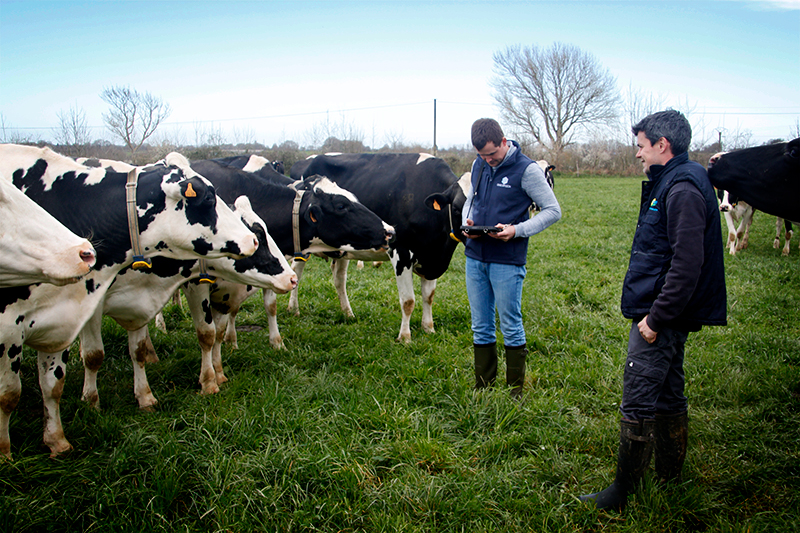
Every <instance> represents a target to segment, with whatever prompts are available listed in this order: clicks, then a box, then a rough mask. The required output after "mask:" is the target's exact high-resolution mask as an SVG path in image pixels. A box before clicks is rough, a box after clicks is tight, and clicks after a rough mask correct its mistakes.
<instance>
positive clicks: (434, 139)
mask: <svg viewBox="0 0 800 533" xmlns="http://www.w3.org/2000/svg"><path fill="white" fill-rule="evenodd" d="M433 155H434V157H436V98H434V99H433Z"/></svg>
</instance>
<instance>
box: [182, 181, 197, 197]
mask: <svg viewBox="0 0 800 533" xmlns="http://www.w3.org/2000/svg"><path fill="white" fill-rule="evenodd" d="M184 195H185V196H186V197H187V198H194V197H195V196H197V193H196V192H194V189H192V183H191V182H189V183H187V184H186V192H185V193H184Z"/></svg>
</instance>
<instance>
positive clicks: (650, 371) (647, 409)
mask: <svg viewBox="0 0 800 533" xmlns="http://www.w3.org/2000/svg"><path fill="white" fill-rule="evenodd" d="M637 324H638V321H634V322H633V324H632V326H631V332H630V335H629V336H628V357H627V359H626V360H625V373H624V375H623V378H622V405H620V408H619V410H620V412H621V413H622V418H625V419H627V420H646V419H652V418H655V414H656V412H658V413H664V414H669V413H680V412H683V411H685V410H686V409H687V407H688V403H687V401H686V396H684V395H683V389H684V385H685V382H686V380H685V378H684V375H683V356H684V346H685V345H686V337H687V336H688V334H687V333H686V332H684V331H677V330H674V329H669V328H664V329H662V330H661V331H659V332H658V335H656V340H655V342H654V343H653V344H648V343H647V341H646V340H644V339H643V338H642V336H641V334H640V333H639V328H638V326H637Z"/></svg>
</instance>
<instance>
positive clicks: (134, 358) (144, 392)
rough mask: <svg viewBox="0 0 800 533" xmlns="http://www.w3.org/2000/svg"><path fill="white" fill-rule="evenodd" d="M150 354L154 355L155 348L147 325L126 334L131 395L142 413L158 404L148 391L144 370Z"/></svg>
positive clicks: (150, 391)
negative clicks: (131, 368) (131, 375)
mask: <svg viewBox="0 0 800 533" xmlns="http://www.w3.org/2000/svg"><path fill="white" fill-rule="evenodd" d="M151 352H152V354H155V348H153V342H152V341H151V340H150V332H149V331H148V329H147V324H145V325H144V326H143V327H141V328H139V329H135V330H132V331H129V332H128V353H129V354H130V356H131V362H132V363H133V395H134V396H136V401H137V402H139V409H142V410H144V411H152V410H153V408H154V407H155V406H156V404H157V403H158V400H156V397H155V396H153V391H152V390H150V383H148V381H147V371H146V370H145V368H144V365H145V363H148V362H149V360H148V354H149V353H151Z"/></svg>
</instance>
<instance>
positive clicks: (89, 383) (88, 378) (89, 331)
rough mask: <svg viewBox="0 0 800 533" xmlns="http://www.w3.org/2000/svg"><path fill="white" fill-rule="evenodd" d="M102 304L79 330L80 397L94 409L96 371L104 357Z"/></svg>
mask: <svg viewBox="0 0 800 533" xmlns="http://www.w3.org/2000/svg"><path fill="white" fill-rule="evenodd" d="M102 325H103V306H102V305H99V306H98V307H97V309H95V312H94V314H92V316H91V318H89V320H88V321H87V322H86V324H85V325H84V326H83V329H82V330H81V332H80V335H79V337H80V341H81V350H80V353H81V361H83V393H82V394H81V399H82V400H83V401H84V402H87V403H88V404H89V405H91V406H92V407H94V408H95V409H100V392H99V391H98V389H97V373H98V372H99V371H100V366H101V365H102V364H103V359H105V354H106V351H105V347H104V346H103V335H102V333H101V330H102Z"/></svg>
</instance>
